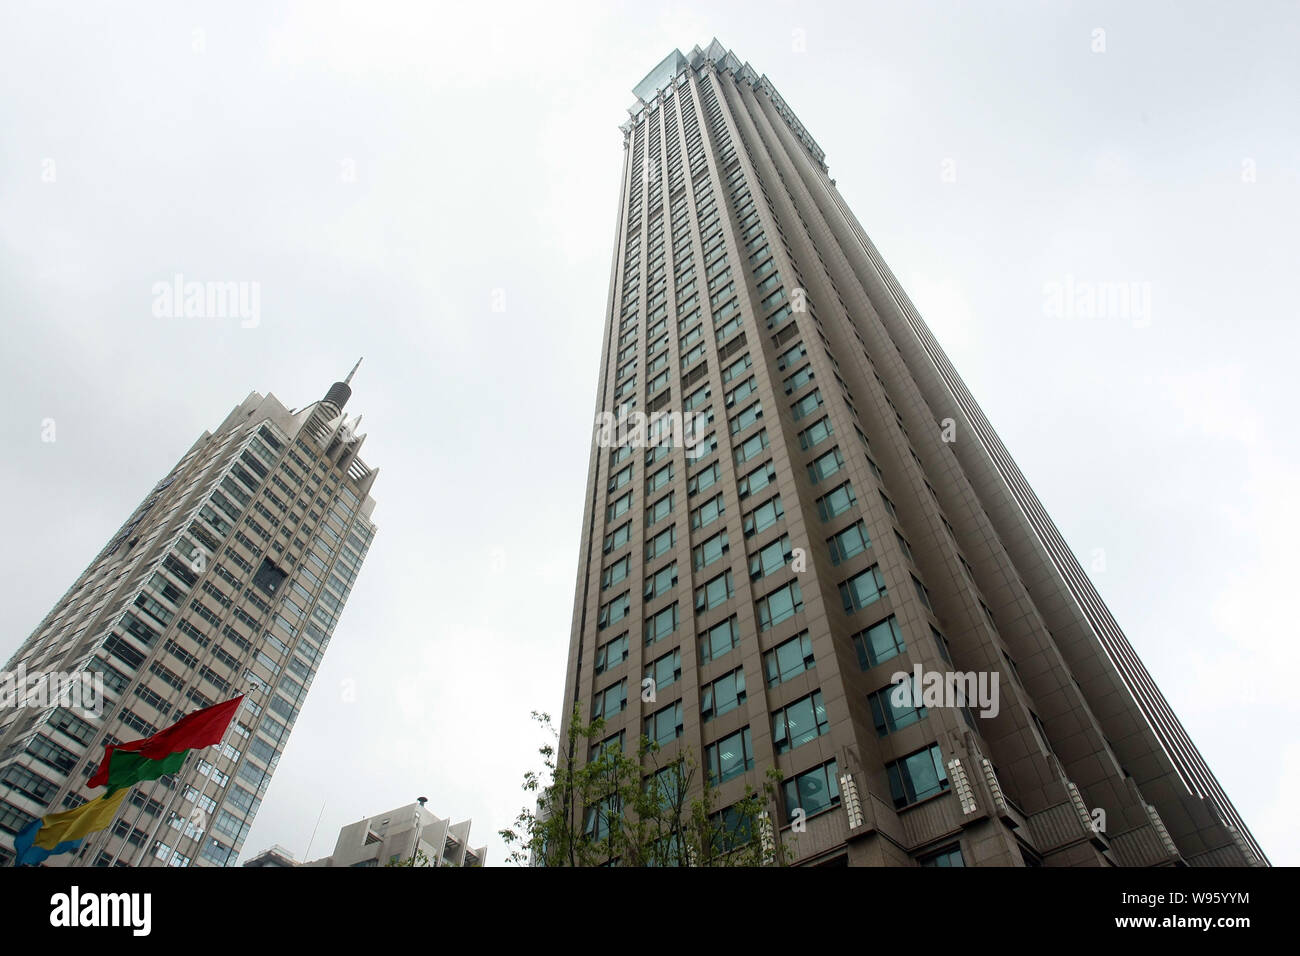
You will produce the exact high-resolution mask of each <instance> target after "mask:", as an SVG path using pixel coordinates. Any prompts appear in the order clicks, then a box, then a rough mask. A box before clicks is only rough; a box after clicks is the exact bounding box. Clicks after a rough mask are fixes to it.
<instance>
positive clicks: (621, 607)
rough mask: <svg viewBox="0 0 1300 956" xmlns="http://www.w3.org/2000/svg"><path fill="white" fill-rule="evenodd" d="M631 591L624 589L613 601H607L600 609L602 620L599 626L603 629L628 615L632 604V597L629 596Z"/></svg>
mask: <svg viewBox="0 0 1300 956" xmlns="http://www.w3.org/2000/svg"><path fill="white" fill-rule="evenodd" d="M630 594H631V592H630V591H624V592H623V593H622V594H620V595H619V596H618V597H616V598H614V600H612V601H608V602H606V603H605V604H604V605H603V606H602V607H601V609H600V620H599V623H598V625H597V628H598V629H600V630H603V629H605V628H607V627H609V626H610V625H611V624H616V623H618V622H619V621H621V620H623V618H624V617H626V616H627V612H628V609H629V608H631V606H632V599H631V597H630V596H629V595H630Z"/></svg>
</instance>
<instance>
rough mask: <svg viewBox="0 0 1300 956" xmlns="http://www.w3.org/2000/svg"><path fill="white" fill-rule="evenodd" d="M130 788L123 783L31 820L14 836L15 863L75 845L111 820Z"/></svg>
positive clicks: (25, 862)
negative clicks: (101, 794) (92, 798)
mask: <svg viewBox="0 0 1300 956" xmlns="http://www.w3.org/2000/svg"><path fill="white" fill-rule="evenodd" d="M130 791H131V788H130V787H123V788H122V789H121V790H115V791H114V792H112V793H109V794H105V795H104V796H102V797H98V798H96V799H94V800H89V801H87V802H86V803H83V804H82V805H81V806H79V807H73V808H72V809H71V810H64V811H63V812H62V813H49V814H46V815H45V816H44V817H42V818H41V819H39V820H33V821H32V822H31V823H29V824H27V826H25V827H23V829H22V831H21V832H19V834H18V835H17V836H16V837H14V850H15V851H16V852H17V859H15V861H14V865H15V866H24V865H28V864H32V863H40V862H42V861H43V860H45V858H46V857H50V856H54V855H55V854H58V853H70V852H72V851H73V850H75V849H77V847H79V846H81V841H82V840H83V839H84V838H85V837H86V836H87V835H89V834H91V833H94V832H96V831H98V830H102V829H104V828H105V827H106V826H108V825H109V824H110V823H112V822H113V817H115V816H116V815H117V811H118V808H119V807H120V806H122V799H123V798H124V797H125V796H126V795H127V794H128V793H130Z"/></svg>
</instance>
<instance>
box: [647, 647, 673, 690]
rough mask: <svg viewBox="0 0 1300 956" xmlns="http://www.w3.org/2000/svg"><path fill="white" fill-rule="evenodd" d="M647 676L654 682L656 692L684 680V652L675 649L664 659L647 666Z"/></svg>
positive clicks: (661, 658)
mask: <svg viewBox="0 0 1300 956" xmlns="http://www.w3.org/2000/svg"><path fill="white" fill-rule="evenodd" d="M645 676H646V678H647V679H649V680H652V681H654V689H655V691H656V692H658V691H659V690H661V689H662V688H664V687H671V686H672V685H673V684H675V683H677V681H679V680H681V678H682V651H681V648H674V649H673V650H671V651H669V652H668V653H667V654H665V655H664V656H663V657H660V658H658V659H657V660H655V661H653V662H652V663H650V664H647V665H646V668H645Z"/></svg>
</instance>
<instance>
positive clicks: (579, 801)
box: [500, 707, 784, 866]
mask: <svg viewBox="0 0 1300 956" xmlns="http://www.w3.org/2000/svg"><path fill="white" fill-rule="evenodd" d="M532 718H533V720H534V721H535V722H537V723H538V724H539V725H540V726H541V727H542V728H543V729H544V730H545V731H546V732H547V734H548V736H549V737H550V738H551V740H550V741H548V742H547V743H545V744H543V746H542V747H541V748H540V750H539V754H540V755H541V758H542V764H543V768H544V769H543V770H542V771H540V772H539V771H528V772H526V773H525V774H524V783H523V789H524V792H525V793H526V794H529V795H531V796H532V797H533V799H534V801H535V802H534V807H533V809H529V808H527V807H525V808H524V809H523V810H521V811H520V813H519V816H518V817H517V818H516V819H515V825H514V827H512V828H508V829H505V830H502V831H500V834H501V838H502V839H503V840H504V841H505V843H506V845H507V847H509V848H510V852H509V854H508V857H507V858H508V859H509V860H510V861H511V862H514V863H519V864H528V863H531V864H534V865H540V866H602V865H605V864H608V863H616V864H617V865H619V866H762V865H780V864H781V863H783V862H784V851H783V848H782V847H781V845H780V843H779V841H778V839H777V836H776V831H775V828H774V827H773V826H772V824H771V820H770V818H769V816H768V813H767V806H768V805H769V803H770V802H771V801H772V800H773V798H774V795H775V789H776V785H777V784H778V783H779V782H780V779H781V777H780V773H779V771H776V770H771V771H769V772H768V776H767V780H766V781H765V782H764V785H763V789H762V790H761V791H756V790H754V788H753V787H748V788H746V792H745V796H744V797H743V798H741V799H740V800H739V801H737V802H736V803H735V804H733V805H732V806H730V807H727V808H725V809H724V810H721V811H720V810H719V809H718V807H717V805H716V804H717V790H716V788H715V787H714V786H713V784H712V782H711V781H710V780H709V775H708V774H707V773H703V772H701V770H700V766H699V762H698V760H697V759H696V757H695V754H694V753H693V752H691V751H690V750H689V749H685V748H684V749H682V750H681V751H679V752H678V753H677V755H676V756H674V757H671V758H664V757H663V755H662V751H661V748H660V747H659V746H658V745H657V744H655V743H653V742H651V741H650V740H649V739H648V738H646V737H644V736H643V737H641V739H640V741H639V742H638V746H637V754H636V759H635V760H633V759H631V758H630V757H628V756H627V754H626V753H625V752H624V748H623V747H622V746H620V745H609V746H599V744H597V746H596V747H595V748H593V746H592V745H593V742H599V741H600V740H601V739H602V736H603V732H604V729H605V721H604V720H603V719H597V720H594V721H592V722H591V723H588V724H584V723H583V722H582V714H581V711H580V709H579V708H576V707H575V708H574V712H573V717H572V719H571V720H570V721H569V729H568V733H567V737H566V739H565V740H564V741H563V748H562V750H563V753H562V754H561V753H560V748H557V746H556V744H557V743H559V740H558V738H559V735H558V733H557V732H556V730H555V727H554V725H553V724H552V722H551V718H550V715H549V714H544V713H538V712H536V711H534V712H533V714H532ZM579 748H586V749H587V750H588V751H589V752H590V753H591V757H590V759H589V760H588V761H587V762H586V763H585V764H582V765H581V766H577V767H575V766H574V764H575V761H574V759H573V755H574V754H575V753H579V752H581V751H580V749H579Z"/></svg>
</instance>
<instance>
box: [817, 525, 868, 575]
mask: <svg viewBox="0 0 1300 956" xmlns="http://www.w3.org/2000/svg"><path fill="white" fill-rule="evenodd" d="M826 544H827V546H828V547H829V548H830V551H831V564H841V563H843V562H844V561H847V560H848V559H849V558H852V557H856V556H857V555H859V554H861V553H862V552H863V551H865V550H867V548H869V547H871V538H870V536H868V534H867V526H866V525H865V524H864V523H863V522H862V521H860V520H859V521H856V522H854V523H853V524H851V525H849V526H848V527H847V528H845V529H844V530H843V531H841V532H840V533H839V534H836V535H834V536H832V537H830V538H828V539H827V541H826Z"/></svg>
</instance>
